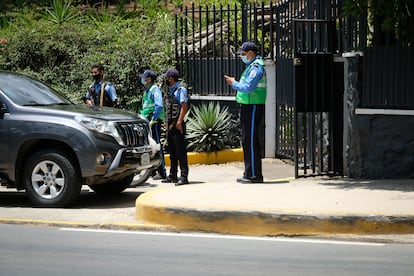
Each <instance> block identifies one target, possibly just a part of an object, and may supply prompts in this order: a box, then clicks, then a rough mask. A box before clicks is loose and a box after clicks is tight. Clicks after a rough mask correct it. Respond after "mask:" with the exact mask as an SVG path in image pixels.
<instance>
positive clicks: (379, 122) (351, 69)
mask: <svg viewBox="0 0 414 276" xmlns="http://www.w3.org/2000/svg"><path fill="white" fill-rule="evenodd" d="M361 62H362V57H360V56H358V55H355V56H352V57H349V58H347V68H346V69H347V70H345V78H346V82H345V83H346V84H345V94H344V97H345V98H344V104H345V106H344V112H345V114H344V115H345V116H344V120H345V121H344V143H345V149H344V154H345V156H344V157H345V158H344V160H345V161H344V167H345V172H346V173H345V174H346V175H347V176H349V177H352V178H360V179H381V178H388V179H390V178H394V179H403V178H414V127H413V126H414V112H413V116H410V115H403V114H409V112H404V111H400V112H399V111H398V110H393V111H392V112H389V111H387V110H375V109H366V110H363V109H358V108H357V106H358V103H359V95H360V94H361V87H362V86H361V75H362V71H361V66H360V65H361Z"/></svg>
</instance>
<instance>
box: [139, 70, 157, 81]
mask: <svg viewBox="0 0 414 276" xmlns="http://www.w3.org/2000/svg"><path fill="white" fill-rule="evenodd" d="M139 77H140V78H144V79H146V78H151V79H153V80H155V79H156V78H157V75H156V74H155V73H154V71H152V70H149V69H148V70H145V71H144V73H142V74H141V75H139Z"/></svg>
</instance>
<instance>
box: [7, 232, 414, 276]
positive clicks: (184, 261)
mask: <svg viewBox="0 0 414 276" xmlns="http://www.w3.org/2000/svg"><path fill="white" fill-rule="evenodd" d="M0 237H1V239H0V247H1V251H2V257H1V258H0V271H1V274H2V275H8V276H13V275H32V276H35V275H62V276H64V275H183V276H185V275H347V276H348V275H364V276H365V275H376V276H380V275H395V276H399V275H413V273H414V257H413V256H414V254H413V253H414V245H401V244H382V243H360V242H334V241H329V240H317V239H286V238H248V237H239V236H222V235H207V234H204V235H196V234H194V235H189V234H171V233H155V232H135V231H110V230H93V229H74V228H54V227H48V228H45V227H33V226H16V225H0Z"/></svg>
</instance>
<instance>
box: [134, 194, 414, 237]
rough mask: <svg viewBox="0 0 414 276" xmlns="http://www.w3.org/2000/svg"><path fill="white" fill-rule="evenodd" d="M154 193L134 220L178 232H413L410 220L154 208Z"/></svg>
mask: <svg viewBox="0 0 414 276" xmlns="http://www.w3.org/2000/svg"><path fill="white" fill-rule="evenodd" d="M155 193H156V191H153V192H148V193H145V194H143V195H141V196H140V197H139V198H137V200H136V202H135V205H136V214H135V217H136V219H137V220H140V221H144V222H146V223H152V224H161V225H165V226H167V227H174V228H176V229H178V230H179V231H202V232H214V233H221V234H235V235H254V236H277V235H286V236H295V235H326V234H329V235H330V234H412V233H414V219H413V218H406V219H404V218H396V217H385V216H368V217H364V216H357V215H351V214H350V215H342V216H331V215H300V214H287V213H283V212H281V213H280V214H277V213H262V212H243V211H237V210H234V211H229V210H216V209H212V210H197V209H187V208H181V207H174V206H165V205H164V206H162V205H159V206H157V205H154V204H152V202H153V200H152V196H153V195H155Z"/></svg>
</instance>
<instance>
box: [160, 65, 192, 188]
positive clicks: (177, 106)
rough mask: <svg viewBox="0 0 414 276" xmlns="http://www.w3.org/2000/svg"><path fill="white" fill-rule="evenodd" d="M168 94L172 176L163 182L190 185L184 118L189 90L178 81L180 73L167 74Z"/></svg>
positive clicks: (174, 70)
mask: <svg viewBox="0 0 414 276" xmlns="http://www.w3.org/2000/svg"><path fill="white" fill-rule="evenodd" d="M163 76H164V77H165V82H166V84H167V86H168V92H167V95H166V98H165V109H166V118H165V119H166V122H167V141H168V149H169V152H170V160H171V167H170V174H169V175H168V176H167V179H165V180H163V181H162V182H166V183H171V182H174V183H176V184H175V185H183V184H188V160H187V143H186V141H185V135H186V126H185V122H184V116H185V114H186V113H187V111H188V93H187V89H186V88H185V87H184V86H182V85H181V83H180V82H179V81H178V78H179V76H180V73H179V72H178V71H177V70H176V69H174V68H169V69H168V70H167V71H166V72H165V74H163ZM178 163H180V170H181V176H180V178H177V174H178Z"/></svg>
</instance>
